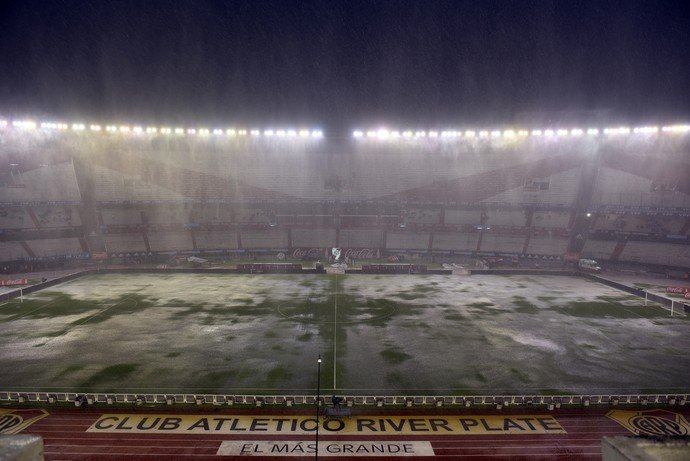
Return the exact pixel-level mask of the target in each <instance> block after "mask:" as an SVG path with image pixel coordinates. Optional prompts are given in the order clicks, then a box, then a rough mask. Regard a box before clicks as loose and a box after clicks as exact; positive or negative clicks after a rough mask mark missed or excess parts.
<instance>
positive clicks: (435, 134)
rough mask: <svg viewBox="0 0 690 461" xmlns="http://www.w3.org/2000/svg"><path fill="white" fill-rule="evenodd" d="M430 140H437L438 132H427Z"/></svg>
mask: <svg viewBox="0 0 690 461" xmlns="http://www.w3.org/2000/svg"><path fill="white" fill-rule="evenodd" d="M429 137H430V138H438V131H429Z"/></svg>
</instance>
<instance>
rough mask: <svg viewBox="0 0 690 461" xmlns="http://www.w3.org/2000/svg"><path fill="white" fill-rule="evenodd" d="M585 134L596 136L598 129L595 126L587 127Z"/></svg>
mask: <svg viewBox="0 0 690 461" xmlns="http://www.w3.org/2000/svg"><path fill="white" fill-rule="evenodd" d="M587 134H588V135H590V136H596V135H598V134H599V130H598V129H596V128H588V129H587Z"/></svg>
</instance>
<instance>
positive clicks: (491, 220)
mask: <svg viewBox="0 0 690 461" xmlns="http://www.w3.org/2000/svg"><path fill="white" fill-rule="evenodd" d="M486 218H487V219H486V224H488V225H490V226H511V227H524V226H525V225H526V223H527V221H526V216H525V212H524V211H521V210H500V211H499V210H495V211H494V210H492V211H489V212H487V213H486Z"/></svg>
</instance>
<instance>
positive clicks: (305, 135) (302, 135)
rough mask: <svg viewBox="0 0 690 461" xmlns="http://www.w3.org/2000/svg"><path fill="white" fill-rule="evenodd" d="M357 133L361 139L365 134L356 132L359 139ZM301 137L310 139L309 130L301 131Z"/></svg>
mask: <svg viewBox="0 0 690 461" xmlns="http://www.w3.org/2000/svg"><path fill="white" fill-rule="evenodd" d="M357 133H360V136H359V137H360V138H361V137H362V135H363V133H362V132H361V131H355V137H357ZM299 135H300V136H301V137H303V138H308V137H309V130H299Z"/></svg>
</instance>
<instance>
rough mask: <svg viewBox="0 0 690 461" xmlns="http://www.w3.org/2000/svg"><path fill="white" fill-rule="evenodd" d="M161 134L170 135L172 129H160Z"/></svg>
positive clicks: (165, 127)
mask: <svg viewBox="0 0 690 461" xmlns="http://www.w3.org/2000/svg"><path fill="white" fill-rule="evenodd" d="M161 133H163V134H170V133H172V128H169V127H167V126H164V127H163V128H161Z"/></svg>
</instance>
